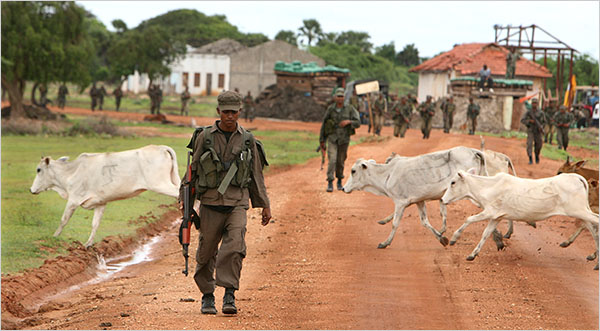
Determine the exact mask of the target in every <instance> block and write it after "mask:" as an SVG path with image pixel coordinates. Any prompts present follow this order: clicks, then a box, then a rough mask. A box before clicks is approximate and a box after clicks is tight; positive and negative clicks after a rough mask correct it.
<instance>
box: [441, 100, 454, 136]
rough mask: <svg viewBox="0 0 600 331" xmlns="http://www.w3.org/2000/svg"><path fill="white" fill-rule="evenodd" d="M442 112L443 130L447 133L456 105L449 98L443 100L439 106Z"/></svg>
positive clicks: (450, 126) (450, 127)
mask: <svg viewBox="0 0 600 331" xmlns="http://www.w3.org/2000/svg"><path fill="white" fill-rule="evenodd" d="M440 108H441V109H442V113H443V115H444V132H445V133H449V132H450V129H452V123H453V122H454V111H455V110H456V105H455V104H454V102H453V101H452V99H451V98H449V99H447V100H444V102H443V103H442V105H441V107H440Z"/></svg>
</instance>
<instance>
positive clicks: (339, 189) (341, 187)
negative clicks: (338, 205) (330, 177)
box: [337, 178, 344, 191]
mask: <svg viewBox="0 0 600 331" xmlns="http://www.w3.org/2000/svg"><path fill="white" fill-rule="evenodd" d="M337 189H338V191H341V190H343V189H344V186H343V185H342V179H341V178H338V180H337Z"/></svg>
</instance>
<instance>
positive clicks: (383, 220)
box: [377, 213, 394, 225]
mask: <svg viewBox="0 0 600 331" xmlns="http://www.w3.org/2000/svg"><path fill="white" fill-rule="evenodd" d="M392 219H394V213H391V214H390V216H388V217H386V218H384V219H382V220H381V221H377V223H379V224H381V225H385V224H388V223H389V222H390V221H391V220H392Z"/></svg>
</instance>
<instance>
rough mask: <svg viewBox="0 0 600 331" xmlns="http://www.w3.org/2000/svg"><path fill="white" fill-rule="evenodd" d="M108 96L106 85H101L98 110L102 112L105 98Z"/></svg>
mask: <svg viewBox="0 0 600 331" xmlns="http://www.w3.org/2000/svg"><path fill="white" fill-rule="evenodd" d="M105 95H107V94H106V89H105V88H104V85H100V88H99V89H98V109H99V110H102V106H103V105H104V96H105Z"/></svg>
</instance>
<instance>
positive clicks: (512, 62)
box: [505, 47, 520, 79]
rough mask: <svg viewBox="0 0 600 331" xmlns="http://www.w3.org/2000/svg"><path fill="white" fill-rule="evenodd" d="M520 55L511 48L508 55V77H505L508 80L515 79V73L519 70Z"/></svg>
mask: <svg viewBox="0 0 600 331" xmlns="http://www.w3.org/2000/svg"><path fill="white" fill-rule="evenodd" d="M519 57H520V55H519V54H518V53H517V50H516V48H514V47H511V48H509V52H508V54H506V75H505V77H506V78H508V79H514V78H515V71H516V69H517V60H518V59H519Z"/></svg>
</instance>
